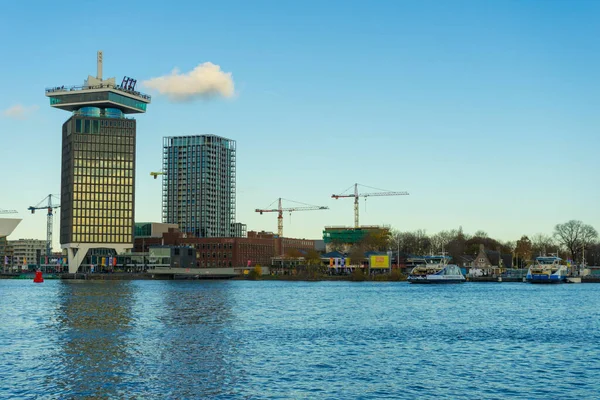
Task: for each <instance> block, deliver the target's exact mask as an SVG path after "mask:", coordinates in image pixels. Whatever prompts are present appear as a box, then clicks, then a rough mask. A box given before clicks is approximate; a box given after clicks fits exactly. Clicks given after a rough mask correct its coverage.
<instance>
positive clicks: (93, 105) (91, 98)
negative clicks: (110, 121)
mask: <svg viewBox="0 0 600 400" xmlns="http://www.w3.org/2000/svg"><path fill="white" fill-rule="evenodd" d="M136 83H137V81H136V80H135V79H131V78H128V77H124V78H123V80H122V82H121V84H117V83H116V81H115V78H108V79H104V80H103V79H102V52H98V72H97V74H96V77H93V76H88V78H87V79H86V80H85V81H84V83H83V85H82V86H69V87H67V86H56V87H51V88H46V97H49V98H50V106H51V107H54V108H59V109H61V110H65V111H72V112H74V113H75V114H82V115H84V116H90V117H108V118H124V114H137V113H145V112H146V105H147V104H149V103H150V101H151V97H150V96H149V95H147V94H144V93H140V92H139V91H137V90H136V89H135V85H136Z"/></svg>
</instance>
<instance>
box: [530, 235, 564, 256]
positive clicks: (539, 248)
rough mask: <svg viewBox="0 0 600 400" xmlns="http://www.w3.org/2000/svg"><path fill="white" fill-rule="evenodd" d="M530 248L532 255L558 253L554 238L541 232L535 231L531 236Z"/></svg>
mask: <svg viewBox="0 0 600 400" xmlns="http://www.w3.org/2000/svg"><path fill="white" fill-rule="evenodd" d="M531 248H532V252H533V255H534V256H545V255H546V254H549V253H558V250H559V249H558V245H557V243H556V241H555V240H554V238H552V236H549V235H545V234H543V233H536V234H535V235H533V236H532V237H531Z"/></svg>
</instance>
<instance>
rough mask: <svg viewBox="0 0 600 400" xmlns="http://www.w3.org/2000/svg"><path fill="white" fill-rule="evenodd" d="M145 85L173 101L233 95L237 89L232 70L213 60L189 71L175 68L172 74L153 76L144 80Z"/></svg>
mask: <svg viewBox="0 0 600 400" xmlns="http://www.w3.org/2000/svg"><path fill="white" fill-rule="evenodd" d="M142 83H143V85H144V86H146V87H148V88H150V89H154V90H156V91H158V93H160V94H163V95H166V96H168V97H169V99H171V100H173V101H192V100H195V99H198V98H200V99H210V98H213V97H233V96H234V95H235V89H234V84H233V79H232V77H231V72H224V71H222V70H221V67H220V66H218V65H215V64H213V63H211V62H205V63H203V64H199V65H198V66H197V67H196V68H194V69H193V70H191V71H190V72H188V73H180V71H179V70H178V69H177V68H175V69H174V70H173V71H172V72H171V74H170V75H165V76H159V77H157V78H151V79H148V80H146V81H144V82H142Z"/></svg>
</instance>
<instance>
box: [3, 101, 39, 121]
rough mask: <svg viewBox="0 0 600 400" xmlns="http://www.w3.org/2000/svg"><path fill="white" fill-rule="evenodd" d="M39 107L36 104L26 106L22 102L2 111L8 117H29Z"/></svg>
mask: <svg viewBox="0 0 600 400" xmlns="http://www.w3.org/2000/svg"><path fill="white" fill-rule="evenodd" d="M38 108H39V107H38V106H35V105H33V106H29V107H25V106H23V105H22V104H15V105H14V106H12V107H9V108H7V109H6V110H4V111H2V115H4V116H5V117H6V118H13V119H27V118H28V117H29V116H31V114H33V113H34V112H36V111H37V109H38Z"/></svg>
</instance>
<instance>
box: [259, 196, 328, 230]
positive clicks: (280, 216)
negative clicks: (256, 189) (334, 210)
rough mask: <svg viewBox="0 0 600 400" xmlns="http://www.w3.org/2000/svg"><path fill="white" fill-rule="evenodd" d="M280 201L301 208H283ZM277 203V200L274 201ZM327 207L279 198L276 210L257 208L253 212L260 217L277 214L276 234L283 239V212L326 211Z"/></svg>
mask: <svg viewBox="0 0 600 400" xmlns="http://www.w3.org/2000/svg"><path fill="white" fill-rule="evenodd" d="M281 200H285V201H291V202H293V203H298V204H302V207H289V208H283V207H282V206H281ZM275 201H277V200H275ZM275 201H274V202H273V203H271V204H270V205H269V207H271V206H272V205H273V204H274V203H275ZM328 209H329V207H325V206H313V205H310V204H305V203H299V202H297V201H293V200H286V199H282V198H281V197H280V198H279V206H278V207H277V208H268V207H267V208H266V209H260V208H257V209H256V210H255V211H256V212H257V213H260V215H262V213H265V212H277V213H278V215H277V234H278V235H279V237H283V212H284V211H289V212H290V213H291V212H292V211H314V210H328Z"/></svg>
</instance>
